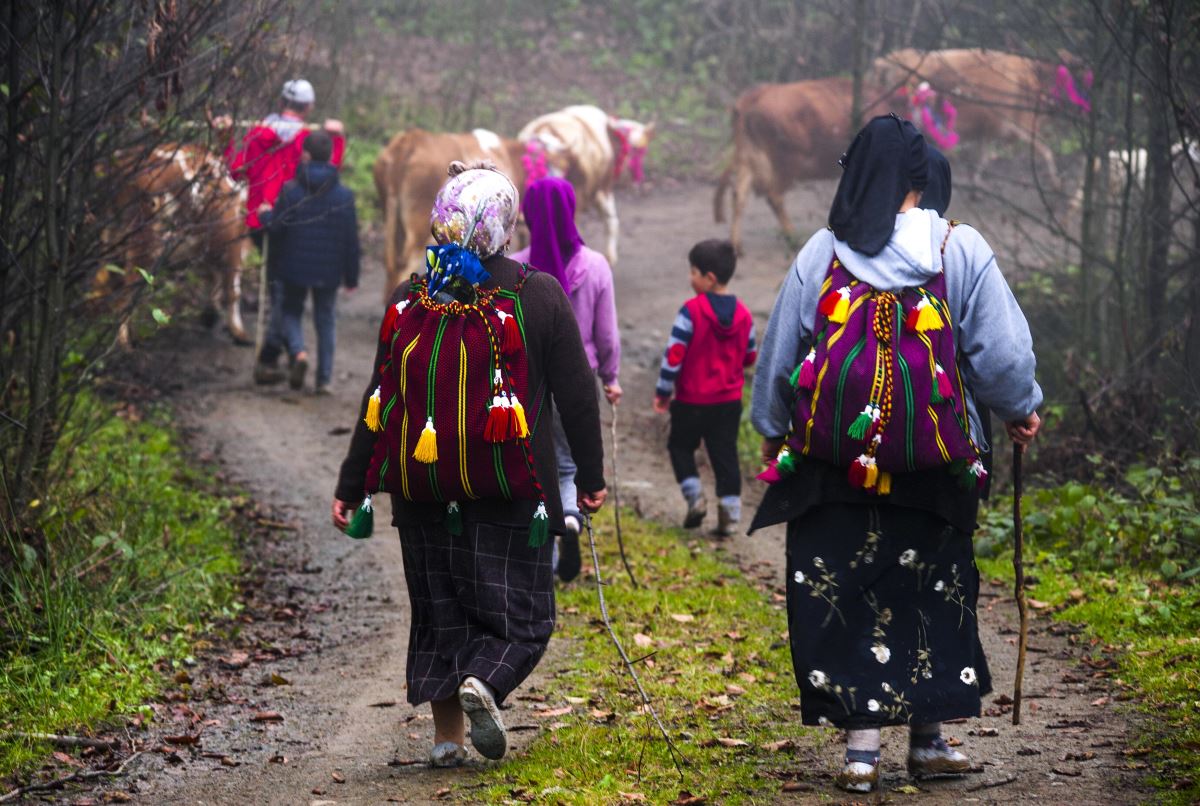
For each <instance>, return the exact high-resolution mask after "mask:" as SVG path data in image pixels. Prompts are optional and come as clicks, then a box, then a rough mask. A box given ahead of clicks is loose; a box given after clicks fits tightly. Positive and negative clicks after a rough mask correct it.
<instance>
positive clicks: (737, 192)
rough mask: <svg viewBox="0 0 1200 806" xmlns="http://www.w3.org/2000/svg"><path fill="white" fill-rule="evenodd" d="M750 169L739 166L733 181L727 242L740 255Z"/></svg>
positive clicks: (748, 192)
mask: <svg viewBox="0 0 1200 806" xmlns="http://www.w3.org/2000/svg"><path fill="white" fill-rule="evenodd" d="M752 179H753V177H751V176H750V169H749V167H747V166H746V165H743V164H739V165H738V166H737V169H736V171H735V177H734V180H733V221H732V222H731V223H730V225H729V240H731V241H732V242H733V248H734V249H735V250H737V253H738V254H739V255H740V254H742V253H743V250H742V216H743V215H744V214H745V212H746V202H747V201H749V199H750V183H751V180H752Z"/></svg>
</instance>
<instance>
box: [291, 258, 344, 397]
mask: <svg viewBox="0 0 1200 806" xmlns="http://www.w3.org/2000/svg"><path fill="white" fill-rule="evenodd" d="M309 291H312V298H313V326H314V327H315V328H316V330H317V386H328V385H329V382H330V381H331V380H333V349H334V344H335V337H334V327H335V325H336V321H337V294H338V288H337V286H333V287H332V288H310V287H308V286H303V285H293V284H291V283H289V282H286V281H285V282H284V283H283V306H282V307H283V337H284V343H285V344H286V345H287V351H288V355H289V356H291V357H292V358H295V357H296V355H297V354H298V353H302V352H305V348H304V327H303V324H302V320H303V318H304V302H305V300H306V299H307V298H308V292H309Z"/></svg>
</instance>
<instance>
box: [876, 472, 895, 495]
mask: <svg viewBox="0 0 1200 806" xmlns="http://www.w3.org/2000/svg"><path fill="white" fill-rule="evenodd" d="M891 491H892V474H891V473H889V472H887V471H886V470H881V471H879V483H878V485H877V487H876V489H875V492H877V493H879V494H880V495H888V494H889V493H891Z"/></svg>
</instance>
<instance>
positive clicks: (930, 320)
mask: <svg viewBox="0 0 1200 806" xmlns="http://www.w3.org/2000/svg"><path fill="white" fill-rule="evenodd" d="M920 307H921V310H920V311H919V312H918V313H917V332H919V333H924V332H925V331H926V330H941V329H942V317H941V316H939V315H938V312H937V308H935V307H934V306H933V304H932V303H930V302H928V301H926V303H925V304H924V305H922V306H920Z"/></svg>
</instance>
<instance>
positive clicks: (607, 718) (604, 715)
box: [592, 708, 617, 722]
mask: <svg viewBox="0 0 1200 806" xmlns="http://www.w3.org/2000/svg"><path fill="white" fill-rule="evenodd" d="M616 717H617V715H616V714H614V713H613V712H612V711H601V710H600V709H599V708H593V709H592V719H595V720H597V721H599V722H612V721H613V720H614V719H616Z"/></svg>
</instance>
